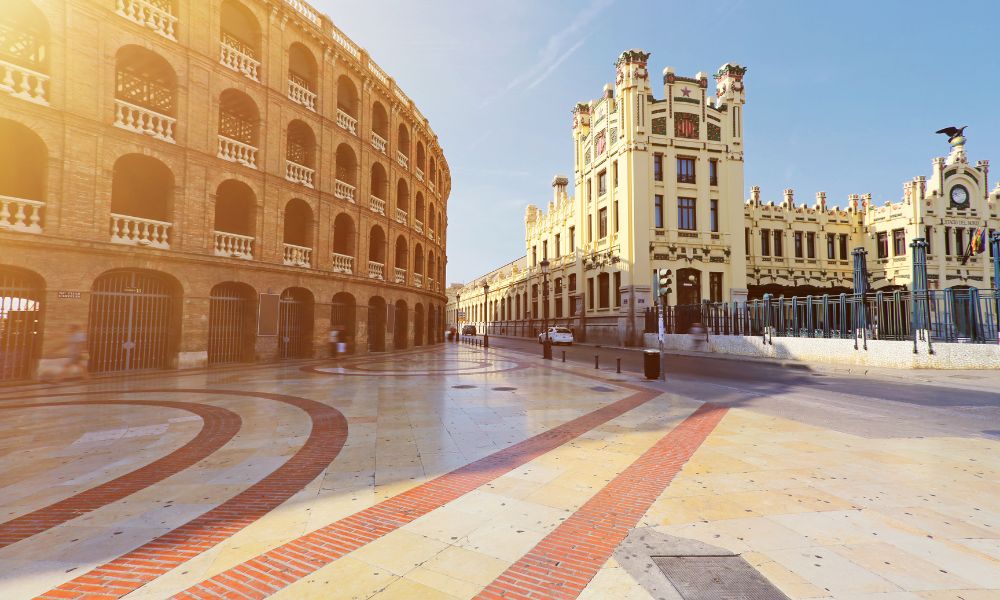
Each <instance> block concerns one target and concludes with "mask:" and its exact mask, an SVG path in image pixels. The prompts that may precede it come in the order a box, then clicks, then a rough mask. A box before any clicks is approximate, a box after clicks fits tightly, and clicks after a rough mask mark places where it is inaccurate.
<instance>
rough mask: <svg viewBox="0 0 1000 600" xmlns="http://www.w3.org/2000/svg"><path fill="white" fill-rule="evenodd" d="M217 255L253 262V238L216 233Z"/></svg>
mask: <svg viewBox="0 0 1000 600" xmlns="http://www.w3.org/2000/svg"><path fill="white" fill-rule="evenodd" d="M215 255H216V256H228V257H230V258H242V259H244V260H251V259H253V236H252V235H239V234H237V233H227V232H225V231H216V232H215Z"/></svg>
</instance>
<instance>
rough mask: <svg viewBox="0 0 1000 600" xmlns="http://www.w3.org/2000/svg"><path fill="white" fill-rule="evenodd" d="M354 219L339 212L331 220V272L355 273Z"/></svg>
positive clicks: (355, 242)
mask: <svg viewBox="0 0 1000 600" xmlns="http://www.w3.org/2000/svg"><path fill="white" fill-rule="evenodd" d="M356 231H357V230H356V229H355V227H354V219H353V218H351V215H349V214H347V213H340V214H339V215H337V218H336V219H334V220H333V272H334V273H345V274H347V275H352V274H354V273H355V268H354V255H355V252H356V251H355V248H356V245H357V239H356V237H357V234H356Z"/></svg>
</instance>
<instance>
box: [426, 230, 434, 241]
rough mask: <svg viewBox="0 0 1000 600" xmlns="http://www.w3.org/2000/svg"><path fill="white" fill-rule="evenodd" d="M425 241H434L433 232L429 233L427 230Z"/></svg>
mask: <svg viewBox="0 0 1000 600" xmlns="http://www.w3.org/2000/svg"><path fill="white" fill-rule="evenodd" d="M427 239H429V240H433V239H434V232H433V231H431V230H430V229H428V230H427Z"/></svg>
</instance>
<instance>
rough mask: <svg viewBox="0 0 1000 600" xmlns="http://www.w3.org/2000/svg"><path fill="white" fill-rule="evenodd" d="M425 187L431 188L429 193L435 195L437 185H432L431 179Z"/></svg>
mask: <svg viewBox="0 0 1000 600" xmlns="http://www.w3.org/2000/svg"><path fill="white" fill-rule="evenodd" d="M427 187H429V188H431V191H432V192H434V193H435V194H436V193H437V191H438V188H437V184H436V183H434V180H433V179H431V180H430V181H428V182H427Z"/></svg>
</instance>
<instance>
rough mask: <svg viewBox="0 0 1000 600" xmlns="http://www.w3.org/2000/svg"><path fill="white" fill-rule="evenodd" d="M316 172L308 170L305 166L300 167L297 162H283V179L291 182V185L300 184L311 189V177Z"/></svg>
mask: <svg viewBox="0 0 1000 600" xmlns="http://www.w3.org/2000/svg"><path fill="white" fill-rule="evenodd" d="M315 174H316V171H315V170H313V169H310V168H309V167H307V166H305V165H300V164H299V163H297V162H293V161H290V160H286V161H285V179H287V180H288V181H291V182H292V183H301V184H302V185H304V186H306V187H308V188H311V187H313V176H314V175H315Z"/></svg>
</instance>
